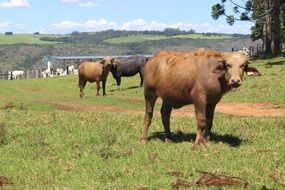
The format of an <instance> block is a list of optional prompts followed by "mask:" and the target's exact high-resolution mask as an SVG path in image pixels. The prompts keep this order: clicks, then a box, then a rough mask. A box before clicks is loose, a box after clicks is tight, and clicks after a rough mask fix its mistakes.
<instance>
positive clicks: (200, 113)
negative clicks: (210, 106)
mask: <svg viewBox="0 0 285 190" xmlns="http://www.w3.org/2000/svg"><path fill="white" fill-rule="evenodd" d="M194 106H195V114H196V120H197V127H198V129H197V135H196V139H195V145H200V144H205V143H206V138H205V137H204V133H205V129H206V123H207V122H206V102H205V101H197V102H196V103H194Z"/></svg>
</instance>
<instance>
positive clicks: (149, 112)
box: [140, 93, 157, 144]
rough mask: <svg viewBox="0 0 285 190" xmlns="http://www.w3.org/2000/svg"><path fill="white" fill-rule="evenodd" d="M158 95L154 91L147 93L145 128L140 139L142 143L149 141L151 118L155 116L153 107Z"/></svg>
mask: <svg viewBox="0 0 285 190" xmlns="http://www.w3.org/2000/svg"><path fill="white" fill-rule="evenodd" d="M156 99H157V96H156V95H155V94H154V93H147V94H145V115H144V130H143V134H142V137H141V139H140V142H141V144H146V142H147V132H148V128H149V126H150V124H151V119H152V116H153V108H154V104H155V101H156Z"/></svg>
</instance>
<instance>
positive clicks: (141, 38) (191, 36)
mask: <svg viewBox="0 0 285 190" xmlns="http://www.w3.org/2000/svg"><path fill="white" fill-rule="evenodd" d="M171 38H184V39H208V40H218V39H228V38H231V36H227V35H221V36H218V35H216V36H214V35H211V36H205V35H202V34H187V35H178V36H172V37H166V36H163V35H134V36H124V37H118V38H110V39H107V40H104V42H106V43H110V44H122V43H134V42H136V43H139V42H145V41H153V40H165V39H171Z"/></svg>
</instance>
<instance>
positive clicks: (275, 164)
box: [0, 58, 285, 190]
mask: <svg viewBox="0 0 285 190" xmlns="http://www.w3.org/2000/svg"><path fill="white" fill-rule="evenodd" d="M267 61H271V62H272V67H270V68H266V67H265V64H266V63H267ZM284 64H285V60H284V58H276V59H272V60H257V61H254V63H253V65H254V66H257V68H258V69H259V70H260V72H261V73H262V74H263V75H262V76H261V77H246V80H245V81H244V83H243V85H242V86H241V87H240V88H239V89H237V90H236V91H233V92H230V93H228V94H227V95H225V97H224V98H223V100H222V103H221V104H228V103H248V104H249V105H250V103H255V104H257V103H259V104H266V105H268V106H269V107H272V108H276V109H279V110H283V111H284V109H285V99H284V98H285V91H284V89H285V83H284V81H285V66H284ZM77 84H78V80H77V76H62V77H54V78H45V79H31V80H17V81H0V163H1V164H0V189H1V188H3V189H140V190H142V189H172V188H177V187H178V188H181V189H184V188H191V189H243V188H245V187H246V188H247V189H262V188H268V189H284V187H285V186H284V185H285V184H284V183H285V173H284V171H285V154H284V153H285V146H284V145H285V138H284V137H285V116H284V115H282V116H278V117H273V116H272V117H262V116H258V115H255V116H238V115H232V114H227V113H221V112H217V113H216V114H215V118H214V126H213V138H212V141H211V143H210V144H211V145H210V146H209V147H194V143H193V141H194V140H195V134H196V121H195V117H193V116H191V114H190V115H189V116H188V115H187V116H185V115H179V114H174V115H173V117H172V118H171V129H172V133H173V136H174V141H173V142H164V134H163V127H162V123H161V119H160V115H159V113H158V111H159V106H158V105H157V106H156V112H155V114H154V118H153V122H152V125H151V127H150V130H149V142H148V144H147V145H146V146H143V145H141V144H140V143H139V138H140V135H141V132H142V129H143V117H144V115H143V113H144V100H143V89H142V88H140V87H138V84H139V76H138V75H137V76H135V77H130V78H122V86H121V88H120V89H118V88H117V87H116V85H115V80H114V79H113V78H112V76H111V74H110V75H109V77H108V80H107V86H106V93H107V96H106V97H95V91H96V89H95V84H90V83H88V84H87V86H86V89H85V95H86V98H85V99H82V100H81V99H80V98H79V89H78V87H77ZM100 92H101V91H100ZM101 93H102V92H101ZM158 104H160V102H158ZM265 109H267V108H265ZM176 111H178V110H174V112H176ZM241 111H242V110H241ZM206 172H209V173H211V174H213V175H218V174H223V175H226V176H233V177H238V178H239V179H241V184H238V185H235V186H226V185H222V184H220V186H217V185H216V186H215V185H212V186H205V184H204V186H203V185H199V184H198V181H201V180H198V179H201V177H202V176H203V175H204V174H205V173H206Z"/></svg>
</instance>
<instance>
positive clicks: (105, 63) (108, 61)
mask: <svg viewBox="0 0 285 190" xmlns="http://www.w3.org/2000/svg"><path fill="white" fill-rule="evenodd" d="M113 62H114V58H112V57H104V58H103V59H102V60H101V61H100V63H101V64H102V66H103V67H109V66H111V65H112V64H113Z"/></svg>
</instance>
